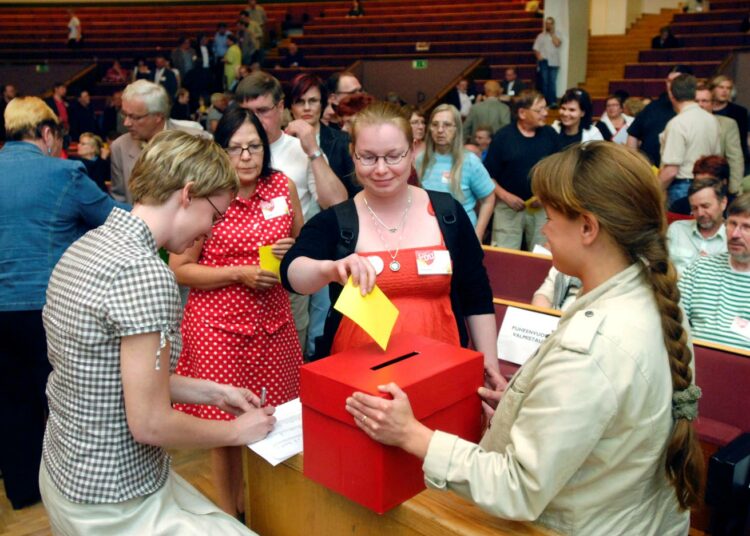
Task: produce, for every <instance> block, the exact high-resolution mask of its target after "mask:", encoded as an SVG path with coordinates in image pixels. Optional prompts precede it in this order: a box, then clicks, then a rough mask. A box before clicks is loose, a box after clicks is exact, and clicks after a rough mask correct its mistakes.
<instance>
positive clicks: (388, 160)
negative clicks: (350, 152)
mask: <svg viewBox="0 0 750 536" xmlns="http://www.w3.org/2000/svg"><path fill="white" fill-rule="evenodd" d="M407 154H409V149H407V150H406V151H404V153H403V154H386V155H377V154H365V155H360V154H357V152H356V151H355V153H354V158H356V159H357V160H359V162H360V164H362V165H363V166H374V165H376V164H377V163H378V160H380V159H381V158H382V159H383V162H385V165H387V166H395V165H397V164H399V162H401V160H403V159H404V157H405V156H406V155H407Z"/></svg>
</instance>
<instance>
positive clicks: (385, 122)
mask: <svg viewBox="0 0 750 536" xmlns="http://www.w3.org/2000/svg"><path fill="white" fill-rule="evenodd" d="M412 141H413V140H412V134H411V126H410V125H409V121H408V119H407V118H406V117H405V116H404V114H403V113H402V112H401V110H400V109H399V107H397V106H395V105H393V104H389V103H384V102H374V103H373V104H371V105H370V106H368V107H367V108H365V109H364V110H363V111H361V112H360V113H359V114H357V115H356V116H355V118H354V122H353V124H352V156H353V157H354V166H355V171H356V173H357V179H358V180H359V182H360V184H362V187H363V190H362V191H361V192H359V193H358V194H357V195H355V196H354V198H353V199H350V200H348V201H346V202H344V203H341V204H339V205H336V206H334V207H331V208H329V209H327V210H324V211H323V212H321V213H320V214H318V215H316V216H315V217H314V218H312V219H311V220H310V221H309V222H308V223H307V224H306V225H305V227H304V228H303V229H302V232H301V233H300V236H299V238H298V240H297V243H296V244H295V245H294V246H293V247H292V249H290V250H289V252H288V253H287V254H286V256H285V257H284V259H283V260H282V261H281V281H282V282H283V284H284V286H285V287H286V288H287V289H288V290H291V291H294V292H298V293H300V294H311V293H313V292H317V291H318V290H319V289H321V288H323V287H324V286H326V285H329V290H330V295H331V303H336V298H337V297H338V295H339V293H340V291H341V286H342V285H344V284H345V283H346V281H347V278H348V277H349V276H350V275H351V276H352V279H353V280H354V281H355V284H356V285H358V286H359V287H360V288H361V291H362V293H363V294H365V293H369V292H370V291H371V290H372V288H373V286H374V284H375V283H376V282H377V284H378V287H379V288H380V289H381V290H382V291H383V292H384V293H385V294H386V295H387V296H388V298H390V300H391V301H392V302H393V303H394V304H395V305H396V307H397V308H398V309H399V311H400V314H399V316H398V319H397V321H396V324H395V326H394V328H393V333H410V334H415V335H423V336H426V337H431V338H433V339H436V340H440V341H444V342H447V343H450V344H454V345H459V344H461V345H464V346H465V345H466V344H468V339H469V336H468V335H469V332H470V333H471V339H472V341H473V343H474V346H475V347H476V348H477V349H478V350H479V351H480V352H482V353H483V354H484V357H485V367H486V368H487V369H488V370H489V371H492V372H491V373H497V371H498V370H499V366H498V361H497V347H496V343H495V338H496V328H495V316H494V308H493V305H492V291H491V290H490V287H489V281H488V279H487V273H486V271H485V269H484V266H483V265H482V256H483V254H482V248H481V247H480V245H479V242H478V241H477V239H476V237H475V236H474V232H473V229H472V226H471V222H469V218H468V217H467V216H466V213H465V212H464V210H463V209H462V208H461V206H460V205H459V204H458V203H457V202H456V201H455V200H454V199H452V198H451V197H450V195H448V194H445V193H442V192H427V191H425V190H423V189H421V188H417V187H414V186H410V185H409V184H408V183H407V181H408V179H409V175H410V173H411V169H412V164H413V161H414V153H413V148H412ZM433 261H436V262H434V265H435V266H434V268H435V269H434V270H433V271H432V273H427V272H428V271H426V270H423V269H422V268H420V266H423V265H424V264H425V263H429V264H433ZM467 326H468V332H467ZM371 341H372V339H371V338H370V337H369V335H367V334H366V333H365V332H364V331H363V330H362V329H361V328H360V327H359V326H357V325H356V324H355V323H354V322H352V321H351V320H350V319H348V318H342V316H341V314H339V313H338V312H337V311H335V310H331V311H329V314H328V317H327V319H326V325H325V330H324V335H323V338H322V339H321V340H319V341H318V344H316V348H315V350H316V355H317V357H325V356H328V355H330V354H331V353H336V352H339V351H342V350H345V349H348V348H356V347H357V346H362V345H363V344H367V343H369V342H371Z"/></svg>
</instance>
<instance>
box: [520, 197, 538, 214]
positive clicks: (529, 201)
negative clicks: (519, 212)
mask: <svg viewBox="0 0 750 536" xmlns="http://www.w3.org/2000/svg"><path fill="white" fill-rule="evenodd" d="M536 201H537V199H536V196H535V195H532V196H531V197H529V198H528V199H527V200H526V201H524V202H523V204H524V206H525V207H526V210H528V211H531V212H533V211H535V210H539V207H532V206H531V205H532V204H533V203H535V202H536Z"/></svg>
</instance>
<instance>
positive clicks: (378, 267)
mask: <svg viewBox="0 0 750 536" xmlns="http://www.w3.org/2000/svg"><path fill="white" fill-rule="evenodd" d="M365 259H367V260H368V261H369V262H370V264H372V267H373V268H375V275H380V272H382V271H383V268H384V267H385V264H384V263H383V259H381V258H380V257H378V256H377V255H370V256H369V257H365Z"/></svg>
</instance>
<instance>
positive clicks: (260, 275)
mask: <svg viewBox="0 0 750 536" xmlns="http://www.w3.org/2000/svg"><path fill="white" fill-rule="evenodd" d="M238 268H240V276H239V280H240V281H239V282H240V283H242V284H243V285H245V286H246V287H250V288H252V289H255V290H267V289H269V288H271V287H272V286H274V285H277V284H278V283H279V278H278V276H277V275H276V274H274V273H273V272H271V271H268V270H265V269H263V267H262V266H258V265H256V264H251V265H248V266H240V267H238Z"/></svg>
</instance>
